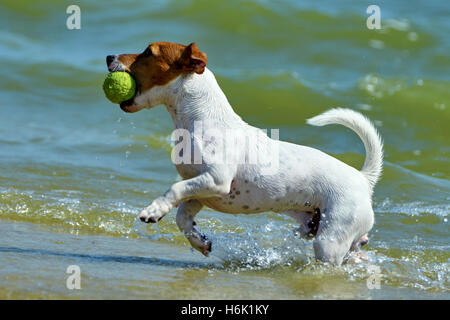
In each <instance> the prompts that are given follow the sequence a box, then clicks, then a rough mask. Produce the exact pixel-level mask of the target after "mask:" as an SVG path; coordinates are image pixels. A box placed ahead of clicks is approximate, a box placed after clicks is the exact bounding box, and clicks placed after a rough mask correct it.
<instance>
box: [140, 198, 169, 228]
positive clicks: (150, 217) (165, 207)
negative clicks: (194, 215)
mask: <svg viewBox="0 0 450 320" xmlns="http://www.w3.org/2000/svg"><path fill="white" fill-rule="evenodd" d="M170 209H172V205H171V204H170V203H169V202H168V201H167V200H166V199H165V198H162V197H160V198H156V199H155V200H153V202H152V203H151V204H150V205H149V206H148V207H147V208H145V209H144V210H142V211H141V213H139V215H138V218H139V219H140V220H141V221H142V222H145V223H149V222H151V223H155V222H158V221H159V220H161V219H162V218H163V217H164V216H165V215H166V214H167V213H168V212H169V211H170Z"/></svg>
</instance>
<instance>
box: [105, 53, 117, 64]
mask: <svg viewBox="0 0 450 320" xmlns="http://www.w3.org/2000/svg"><path fill="white" fill-rule="evenodd" d="M114 59H116V56H115V55H111V56H106V65H107V66H109V65H110V64H111V63H112V62H113V61H114Z"/></svg>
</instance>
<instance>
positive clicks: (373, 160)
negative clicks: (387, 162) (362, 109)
mask: <svg viewBox="0 0 450 320" xmlns="http://www.w3.org/2000/svg"><path fill="white" fill-rule="evenodd" d="M307 123H308V124H311V125H313V126H324V125H327V124H341V125H343V126H346V127H347V128H350V129H352V130H353V131H355V132H356V133H357V134H358V136H359V137H360V138H361V140H362V141H363V143H364V147H365V148H366V160H365V161H364V165H363V167H362V169H361V172H362V174H363V175H364V176H365V177H366V178H367V180H368V181H369V184H370V186H371V187H372V189H373V187H375V184H376V183H377V181H378V179H379V178H380V176H381V172H382V170H383V142H382V140H381V137H380V135H379V134H378V132H377V130H376V129H375V127H374V126H373V124H372V123H371V122H370V120H369V119H367V118H366V117H365V116H363V115H362V114H361V113H359V112H356V111H353V110H351V109H342V108H336V109H331V110H328V111H326V112H324V113H322V114H320V115H318V116H315V117H313V118H311V119H308V120H307Z"/></svg>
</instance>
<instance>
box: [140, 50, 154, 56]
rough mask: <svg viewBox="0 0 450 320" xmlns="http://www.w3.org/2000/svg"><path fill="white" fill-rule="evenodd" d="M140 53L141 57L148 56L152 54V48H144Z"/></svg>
mask: <svg viewBox="0 0 450 320" xmlns="http://www.w3.org/2000/svg"><path fill="white" fill-rule="evenodd" d="M141 55H142V56H143V57H149V56H151V55H152V50H150V48H147V49H145V50H144V52H142V53H141Z"/></svg>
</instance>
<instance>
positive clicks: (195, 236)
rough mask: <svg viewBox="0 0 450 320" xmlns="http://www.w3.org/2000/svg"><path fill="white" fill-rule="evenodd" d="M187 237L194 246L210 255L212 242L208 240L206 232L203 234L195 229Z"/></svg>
mask: <svg viewBox="0 0 450 320" xmlns="http://www.w3.org/2000/svg"><path fill="white" fill-rule="evenodd" d="M187 238H188V240H189V243H190V244H191V246H192V248H194V249H196V250H198V251H200V252H201V253H202V254H203V255H204V256H205V257H207V256H209V253H210V252H211V247H212V242H211V241H210V240H208V238H207V237H206V236H205V235H204V234H201V233H200V232H198V231H197V230H195V229H193V230H192V232H191V233H190V234H188V235H187Z"/></svg>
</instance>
